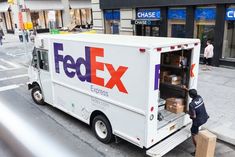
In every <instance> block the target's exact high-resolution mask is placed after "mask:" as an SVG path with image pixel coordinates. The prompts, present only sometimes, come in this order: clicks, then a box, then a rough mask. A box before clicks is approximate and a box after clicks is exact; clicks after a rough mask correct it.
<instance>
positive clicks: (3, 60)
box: [0, 58, 20, 68]
mask: <svg viewBox="0 0 235 157" xmlns="http://www.w3.org/2000/svg"><path fill="white" fill-rule="evenodd" d="M0 60H1V61H2V62H4V63H6V64H8V65H11V66H13V67H14V68H19V67H20V65H18V64H15V63H12V62H9V61H7V60H5V59H2V58H1V59H0Z"/></svg>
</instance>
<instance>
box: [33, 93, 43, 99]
mask: <svg viewBox="0 0 235 157" xmlns="http://www.w3.org/2000/svg"><path fill="white" fill-rule="evenodd" d="M33 96H34V98H35V99H36V100H37V101H41V100H42V93H41V92H40V91H36V92H35V93H34V94H33Z"/></svg>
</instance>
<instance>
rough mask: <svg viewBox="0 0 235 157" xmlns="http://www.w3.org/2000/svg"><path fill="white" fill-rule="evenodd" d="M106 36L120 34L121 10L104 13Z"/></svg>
mask: <svg viewBox="0 0 235 157" xmlns="http://www.w3.org/2000/svg"><path fill="white" fill-rule="evenodd" d="M104 25H105V34H119V31H120V28H119V27H120V10H105V11H104Z"/></svg>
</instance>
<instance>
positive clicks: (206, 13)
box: [195, 8, 216, 20]
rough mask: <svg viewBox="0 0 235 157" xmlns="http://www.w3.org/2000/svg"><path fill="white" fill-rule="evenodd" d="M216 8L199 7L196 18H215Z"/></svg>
mask: <svg viewBox="0 0 235 157" xmlns="http://www.w3.org/2000/svg"><path fill="white" fill-rule="evenodd" d="M215 17H216V9H215V8H197V9H196V11H195V19H196V20H215Z"/></svg>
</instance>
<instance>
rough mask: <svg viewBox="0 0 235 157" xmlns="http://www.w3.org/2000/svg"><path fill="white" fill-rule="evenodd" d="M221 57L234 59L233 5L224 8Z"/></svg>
mask: <svg viewBox="0 0 235 157" xmlns="http://www.w3.org/2000/svg"><path fill="white" fill-rule="evenodd" d="M225 19H226V21H225V27H224V41H223V52H222V59H224V60H230V61H235V6H229V7H228V8H227V9H226V17H225Z"/></svg>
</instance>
